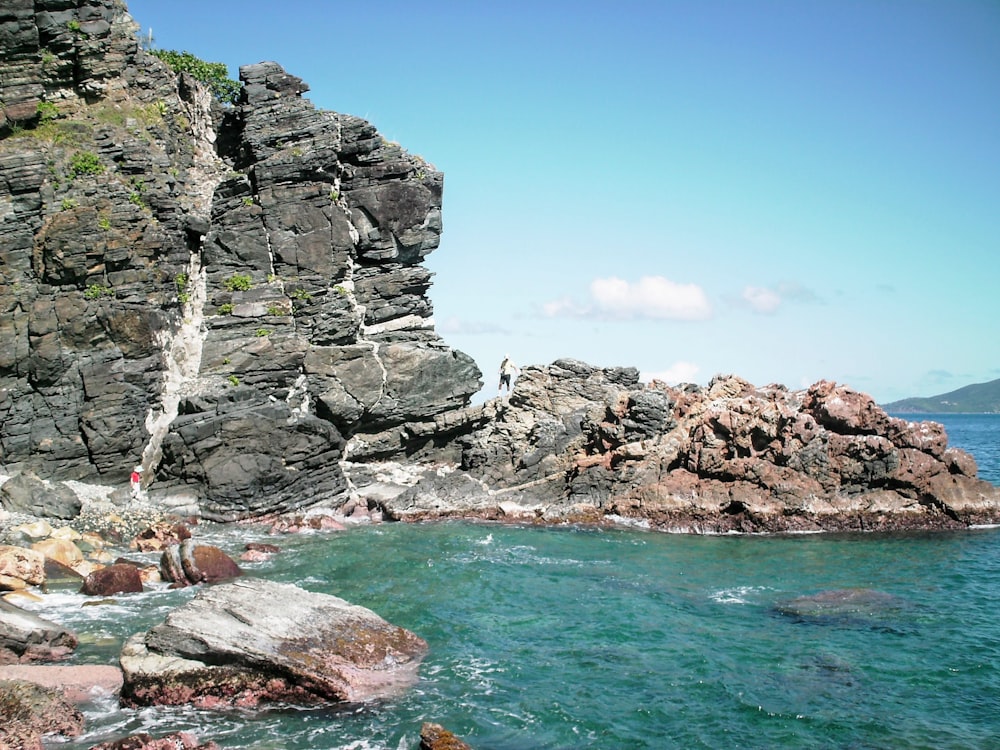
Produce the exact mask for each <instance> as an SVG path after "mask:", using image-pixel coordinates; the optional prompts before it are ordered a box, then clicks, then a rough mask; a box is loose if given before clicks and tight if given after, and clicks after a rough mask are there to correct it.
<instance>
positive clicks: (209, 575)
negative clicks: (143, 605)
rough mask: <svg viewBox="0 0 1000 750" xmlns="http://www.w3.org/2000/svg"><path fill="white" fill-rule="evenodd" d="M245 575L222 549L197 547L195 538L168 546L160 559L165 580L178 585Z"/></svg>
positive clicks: (209, 581)
mask: <svg viewBox="0 0 1000 750" xmlns="http://www.w3.org/2000/svg"><path fill="white" fill-rule="evenodd" d="M242 574H243V571H242V570H240V567H239V565H237V564H236V562H234V561H233V559H232V558H231V557H229V555H227V554H226V553H225V552H223V551H222V550H221V549H219V548H218V547H212V546H208V545H195V544H194V542H193V540H191V539H185V540H184V541H183V542H181V543H180V544H177V545H172V546H170V547H167V548H166V549H164V550H163V555H162V556H161V557H160V575H161V576H162V578H163V580H164V581H171V582H173V583H174V584H175V585H178V586H190V585H192V584H196V583H214V582H216V581H224V580H227V579H229V578H235V577H237V576H240V575H242Z"/></svg>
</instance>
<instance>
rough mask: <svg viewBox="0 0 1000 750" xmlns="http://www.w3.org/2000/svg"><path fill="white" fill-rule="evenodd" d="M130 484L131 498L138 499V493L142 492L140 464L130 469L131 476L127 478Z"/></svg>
mask: <svg viewBox="0 0 1000 750" xmlns="http://www.w3.org/2000/svg"><path fill="white" fill-rule="evenodd" d="M129 481H130V483H131V485H132V499H133V500H138V499H139V494H140V493H141V492H142V466H141V465H139V466H136V467H135V468H134V469H132V477H131V479H130V480H129Z"/></svg>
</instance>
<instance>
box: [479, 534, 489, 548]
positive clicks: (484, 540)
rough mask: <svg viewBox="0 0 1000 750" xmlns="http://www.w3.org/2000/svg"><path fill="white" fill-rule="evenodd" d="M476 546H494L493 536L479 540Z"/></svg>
mask: <svg viewBox="0 0 1000 750" xmlns="http://www.w3.org/2000/svg"><path fill="white" fill-rule="evenodd" d="M476 544H482V545H484V546H485V545H487V544H493V535H492V534H487V535H486V538H485V539H477V540H476Z"/></svg>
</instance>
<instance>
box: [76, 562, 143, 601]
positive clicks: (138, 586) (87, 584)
mask: <svg viewBox="0 0 1000 750" xmlns="http://www.w3.org/2000/svg"><path fill="white" fill-rule="evenodd" d="M142 590H143V589H142V577H141V576H140V575H139V569H138V568H137V567H135V566H134V565H130V564H128V563H115V564H114V565H109V566H108V567H106V568H101V569H100V570H95V571H94V572H93V573H91V574H90V575H88V576H87V577H86V578H85V579H84V581H83V587H82V588H81V589H80V593H81V594H86V595H88V596H111V595H112V594H135V593H140V592H141V591H142Z"/></svg>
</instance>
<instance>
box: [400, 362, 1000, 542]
mask: <svg viewBox="0 0 1000 750" xmlns="http://www.w3.org/2000/svg"><path fill="white" fill-rule="evenodd" d="M467 424H468V425H469V428H468V429H467V430H466V432H465V434H460V435H459V437H458V438H457V440H458V441H459V442H460V443H461V444H462V445H463V464H462V467H463V468H464V469H465V472H452V473H450V474H444V475H442V474H441V473H440V472H439V473H437V474H433V475H428V476H427V477H425V478H424V479H423V480H422V481H421V482H420V483H418V484H417V485H416V486H415V487H413V488H412V489H410V490H407V491H405V492H402V493H400V494H398V495H396V496H395V497H387V498H386V499H384V500H383V501H382V504H383V506H384V508H385V511H386V513H387V514H388V515H389V516H390V517H393V518H403V519H419V518H424V517H429V516H442V515H450V514H454V515H479V516H485V517H490V518H503V517H515V518H522V519H523V518H543V519H552V520H558V519H560V518H570V519H579V520H591V521H593V520H600V519H601V518H603V517H606V516H614V517H617V518H622V517H624V518H626V519H635V520H642V521H644V522H648V523H650V524H651V525H652V526H653V527H655V528H661V529H669V530H690V531H702V532H727V531H745V532H764V531H794V530H889V529H908V528H942V527H944V528H948V527H955V528H959V527H965V526H968V525H971V524H981V523H997V522H998V521H1000V489H998V488H996V487H994V486H993V485H991V484H989V483H987V482H984V481H981V480H979V479H976V476H975V475H976V465H975V461H974V460H973V459H972V457H971V456H969V455H968V454H967V453H965V452H964V451H961V450H957V449H954V448H948V445H947V436H946V434H945V432H944V429H943V428H942V427H941V425H939V424H935V423H931V422H921V423H912V422H907V421H905V420H901V419H895V418H892V417H889V416H888V415H887V414H886V413H885V412H884V411H883V410H882V409H881V408H879V407H878V406H877V405H876V404H875V402H874V401H873V400H872V399H871V398H870V397H869V396H867V395H865V394H862V393H858V392H856V391H852V390H850V389H848V388H844V387H841V386H837V385H836V384H834V383H830V382H825V381H821V382H819V383H817V384H815V385H814V386H812V387H811V388H809V389H808V390H806V391H795V392H792V391H788V390H787V389H785V388H783V387H780V386H768V387H766V388H755V387H754V386H752V385H751V384H749V383H747V382H746V381H744V380H741V379H740V378H737V377H732V376H729V377H717V378H715V379H714V380H713V381H712V382H711V383H710V384H709V385H708V387H706V388H699V387H696V386H688V387H684V388H669V387H666V386H663V385H660V384H655V383H654V384H652V385H650V386H648V387H647V386H644V385H642V384H640V383H639V381H638V373H637V372H636V371H635V370H634V369H622V368H619V369H599V368H594V367H590V366H589V365H586V364H584V363H582V362H578V361H575V360H560V361H557V362H555V363H553V364H552V365H550V366H548V367H542V368H538V367H529V368H525V370H524V372H523V373H522V375H521V377H520V379H519V380H518V381H517V384H516V386H515V389H514V391H513V393H512V394H511V396H510V401H509V403H508V404H502V403H501V404H497V403H496V402H494V403H491V404H487V405H485V406H483V407H482V408H481V409H480V410H479V411H478V412H476V410H470V412H469V415H468V417H467Z"/></svg>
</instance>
